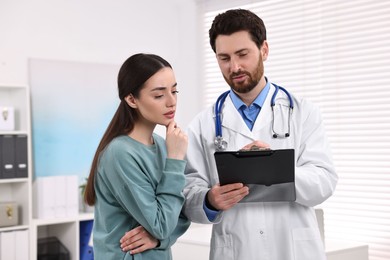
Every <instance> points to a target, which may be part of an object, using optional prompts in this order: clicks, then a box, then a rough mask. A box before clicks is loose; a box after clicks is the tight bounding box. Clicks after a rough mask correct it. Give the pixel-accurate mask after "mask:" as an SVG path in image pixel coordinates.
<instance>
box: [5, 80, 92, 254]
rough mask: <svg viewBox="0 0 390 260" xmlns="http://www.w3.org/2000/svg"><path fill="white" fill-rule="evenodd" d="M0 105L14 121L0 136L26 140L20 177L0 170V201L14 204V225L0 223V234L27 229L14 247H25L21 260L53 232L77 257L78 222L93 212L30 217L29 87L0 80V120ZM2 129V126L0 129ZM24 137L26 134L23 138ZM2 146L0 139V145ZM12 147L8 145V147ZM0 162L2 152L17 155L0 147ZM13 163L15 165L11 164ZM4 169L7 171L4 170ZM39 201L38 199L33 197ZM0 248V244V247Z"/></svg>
mask: <svg viewBox="0 0 390 260" xmlns="http://www.w3.org/2000/svg"><path fill="white" fill-rule="evenodd" d="M3 108H11V109H10V110H9V111H11V110H13V117H14V123H13V124H12V129H9V127H8V125H7V126H6V127H1V126H0V137H1V138H3V137H4V136H5V137H7V138H9V137H14V138H16V137H19V136H20V137H24V138H25V140H27V163H26V165H25V166H26V171H27V174H26V175H25V176H23V177H20V176H18V175H16V174H15V176H11V175H8V174H7V176H6V178H2V177H3V175H2V172H3V171H0V203H7V202H13V203H15V204H17V205H18V223H17V225H12V226H6V227H0V234H1V233H3V234H7V235H9V234H11V232H13V233H15V234H16V233H17V234H20V232H18V231H27V232H28V234H29V235H28V241H27V242H26V243H27V244H28V246H27V248H26V247H25V246H24V247H23V248H20V245H21V243H20V241H16V245H15V248H16V249H17V250H19V251H20V250H26V251H28V252H27V255H29V258H28V259H26V258H23V260H36V259H37V256H38V255H37V254H38V239H39V238H45V237H51V236H55V237H57V238H58V239H59V240H60V242H61V243H62V244H63V245H64V246H65V247H66V248H67V249H68V250H69V253H70V257H71V259H72V260H79V258H80V235H79V234H80V223H81V222H83V221H89V220H93V213H80V214H78V215H77V216H75V217H69V218H54V219H44V220H42V219H34V218H33V214H32V211H33V194H32V184H33V171H32V169H33V168H32V134H31V104H30V88H29V86H12V85H5V84H0V123H2V122H1V120H4V118H2V117H3V116H6V115H4V114H3V112H4V110H3ZM1 129H3V130H1ZM26 137H27V138H26ZM1 148H2V146H1V143H0V149H1ZM11 150H12V149H11ZM0 151H1V152H0V166H1V167H4V164H3V163H2V159H1V158H2V156H3V153H5V152H6V153H9V152H10V153H13V154H14V155H15V157H16V156H17V155H18V152H16V151H10V149H8V148H5V149H2V150H0ZM13 167H18V165H16V162H15V165H14V166H13ZM7 173H8V172H7ZM36 203H39V201H36ZM0 250H1V248H0Z"/></svg>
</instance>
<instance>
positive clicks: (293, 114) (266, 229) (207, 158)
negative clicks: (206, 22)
mask: <svg viewBox="0 0 390 260" xmlns="http://www.w3.org/2000/svg"><path fill="white" fill-rule="evenodd" d="M209 36H210V44H211V47H212V49H213V50H214V52H215V53H216V58H217V61H218V64H219V68H220V70H221V72H222V75H223V77H224V78H225V80H226V82H227V83H228V85H229V86H230V92H229V93H228V94H227V96H226V97H225V100H224V101H223V100H219V102H218V104H217V107H215V105H214V106H213V107H210V108H209V109H206V110H205V111H203V112H201V113H200V114H199V115H197V116H196V117H195V118H194V120H193V121H192V122H191V124H190V125H189V127H188V131H187V132H188V138H189V146H188V151H187V167H186V187H185V189H184V194H185V196H186V202H185V205H184V212H185V214H186V215H187V217H188V218H189V219H190V220H192V221H193V222H197V223H205V224H208V223H212V224H213V232H212V238H211V251H210V259H212V260H220V259H224V260H232V259H235V260H266V259H267V260H293V259H294V260H313V259H315V260H325V259H326V257H325V250H324V246H323V243H322V241H321V238H320V233H319V229H318V226H317V221H316V216H315V212H314V209H313V206H316V205H318V204H320V203H322V202H324V201H325V200H326V199H327V198H329V197H330V196H331V195H332V194H333V192H334V190H335V187H336V183H337V180H338V177H337V175H336V172H335V169H334V166H333V163H332V159H331V153H330V148H329V144H328V142H327V140H326V136H325V129H324V126H323V124H322V119H321V115H320V111H319V109H318V107H316V106H315V105H313V104H312V103H310V102H308V101H305V100H302V99H298V98H296V97H295V96H293V95H290V94H289V93H288V91H286V92H285V91H281V88H279V91H278V87H277V86H276V85H273V84H271V81H270V79H267V78H266V77H265V76H264V66H263V63H264V61H266V60H267V57H268V52H269V47H268V43H267V41H266V29H265V26H264V24H263V21H262V20H261V19H260V18H259V17H258V16H256V15H255V14H253V13H252V12H250V11H247V10H243V9H238V10H229V11H226V12H225V13H222V14H219V15H217V16H216V17H215V19H214V21H213V24H212V26H211V29H210V31H209ZM274 94H275V97H274V98H273V95H274ZM290 98H291V100H290ZM222 99H223V97H222ZM272 101H274V103H275V104H274V105H273V104H272ZM271 105H272V108H271ZM216 110H217V113H220V114H221V115H220V118H219V117H218V115H216V114H215V112H216ZM216 123H217V124H216ZM218 124H220V125H221V127H220V131H219V130H218V128H219V127H218ZM216 130H217V132H221V133H216ZM216 135H217V136H218V135H220V136H219V137H218V138H216ZM221 139H222V140H221ZM253 145H256V146H260V147H269V148H271V149H284V148H293V149H295V165H296V166H295V167H296V168H295V176H296V177H295V182H296V184H295V185H296V201H295V202H252V203H244V202H241V203H240V201H241V200H242V199H243V198H244V197H246V196H250V194H251V190H249V189H248V187H246V186H245V185H243V184H242V183H234V184H228V185H224V186H220V185H219V181H218V174H217V170H216V166H215V160H214V152H215V151H216V150H223V149H226V150H233V151H234V150H238V149H241V148H245V149H249V148H250V147H252V146H253ZM281 163H282V162H281ZM258 173H259V174H262V169H259V172H258ZM248 194H249V195H248Z"/></svg>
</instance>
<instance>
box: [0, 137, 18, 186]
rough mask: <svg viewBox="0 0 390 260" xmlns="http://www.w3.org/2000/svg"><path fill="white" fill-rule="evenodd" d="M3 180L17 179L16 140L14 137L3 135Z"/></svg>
mask: <svg viewBox="0 0 390 260" xmlns="http://www.w3.org/2000/svg"><path fill="white" fill-rule="evenodd" d="M0 148H1V155H2V160H1V164H2V165H1V168H2V176H1V178H3V179H6V178H15V176H16V175H15V138H14V136H13V135H3V136H2V142H1V147H0Z"/></svg>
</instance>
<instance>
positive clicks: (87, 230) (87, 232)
mask: <svg viewBox="0 0 390 260" xmlns="http://www.w3.org/2000/svg"><path fill="white" fill-rule="evenodd" d="M92 228H93V220H86V221H81V222H80V260H93V259H94V255H93V248H92V247H91V246H90V245H89V241H90V239H91V235H92Z"/></svg>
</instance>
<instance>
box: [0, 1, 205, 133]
mask: <svg viewBox="0 0 390 260" xmlns="http://www.w3.org/2000/svg"><path fill="white" fill-rule="evenodd" d="M196 19H197V12H196V5H195V2H193V1H192V0H184V1H178V0H164V1H155V0H142V1H132V0H115V1H109V0H82V1H78V0H69V1H65V0H64V1H61V0H51V1H44V0H1V1H0V84H12V85H19V84H23V85H24V84H28V83H29V80H28V60H29V58H39V59H49V60H64V61H80V62H93V63H107V64H122V63H123V62H124V60H125V59H126V58H127V57H129V56H130V55H131V54H134V53H136V52H149V53H156V54H158V55H161V56H162V57H164V58H166V59H167V60H168V61H169V62H170V63H171V64H172V66H173V67H174V69H175V72H176V77H177V80H178V83H179V90H180V94H179V95H180V96H179V104H178V113H177V118H176V119H177V121H178V122H179V123H180V124H181V125H183V127H184V126H185V125H186V124H187V123H188V122H189V120H190V119H191V118H192V117H193V115H195V114H196V112H197V111H198V110H199V107H200V105H199V103H200V102H199V101H198V100H199V98H198V97H199V96H200V93H199V91H200V87H199V85H200V84H199V81H198V78H199V73H200V72H199V69H198V68H199V66H198V63H199V61H198V60H197V59H196V57H197V56H199V55H197V53H198V44H197V41H199V39H198V38H197V33H196V32H197V30H198V29H197V22H196ZM184 104H185V106H184ZM184 110H185V111H184Z"/></svg>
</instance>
